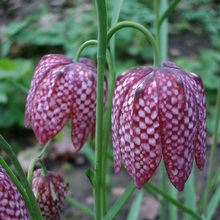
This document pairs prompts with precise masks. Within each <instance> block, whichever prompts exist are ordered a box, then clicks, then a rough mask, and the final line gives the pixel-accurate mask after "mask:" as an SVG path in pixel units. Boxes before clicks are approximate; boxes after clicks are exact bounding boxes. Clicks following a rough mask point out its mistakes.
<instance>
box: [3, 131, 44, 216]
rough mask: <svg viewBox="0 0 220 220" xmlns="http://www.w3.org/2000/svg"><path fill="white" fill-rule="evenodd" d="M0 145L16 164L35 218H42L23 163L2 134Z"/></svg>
mask: <svg viewBox="0 0 220 220" xmlns="http://www.w3.org/2000/svg"><path fill="white" fill-rule="evenodd" d="M0 143H1V145H0V147H1V148H2V150H3V151H4V152H5V153H6V154H7V156H8V158H9V159H10V161H11V162H12V164H13V165H14V167H15V169H16V171H17V173H18V175H19V178H20V179H21V182H22V184H23V187H24V188H25V190H26V192H27V195H28V196H29V200H30V203H31V204H32V208H33V210H34V214H35V218H34V219H37V220H41V219H42V215H41V212H40V208H39V206H38V203H37V201H36V198H35V196H34V193H33V191H32V189H31V186H30V185H29V182H28V180H27V177H26V175H25V173H24V171H23V169H22V167H21V164H20V163H19V161H18V159H17V157H16V155H15V153H14V151H13V150H12V148H11V146H10V145H9V144H8V143H7V142H6V140H5V139H4V138H3V137H2V135H0Z"/></svg>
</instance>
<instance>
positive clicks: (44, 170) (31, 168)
mask: <svg viewBox="0 0 220 220" xmlns="http://www.w3.org/2000/svg"><path fill="white" fill-rule="evenodd" d="M37 163H40V165H41V168H42V172H43V175H44V176H46V175H47V168H46V166H45V164H44V163H43V161H42V159H41V158H38V157H37V158H34V159H33V160H32V161H31V163H30V166H29V168H28V177H27V178H28V182H29V184H30V185H31V186H32V176H33V172H34V167H35V165H36V164H37Z"/></svg>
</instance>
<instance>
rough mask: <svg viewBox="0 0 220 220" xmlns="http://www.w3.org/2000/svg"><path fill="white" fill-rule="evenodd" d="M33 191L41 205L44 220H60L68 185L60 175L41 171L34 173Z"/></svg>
mask: <svg viewBox="0 0 220 220" xmlns="http://www.w3.org/2000/svg"><path fill="white" fill-rule="evenodd" d="M32 189H33V192H34V194H35V197H36V200H37V202H38V204H39V207H40V210H41V214H42V216H43V218H44V220H60V218H61V212H62V210H63V206H64V200H65V197H66V194H67V190H68V183H66V182H65V180H64V179H63V178H62V177H61V176H60V175H58V174H56V173H54V172H52V171H47V175H43V174H42V170H41V169H37V170H35V171H34V173H33V180H32Z"/></svg>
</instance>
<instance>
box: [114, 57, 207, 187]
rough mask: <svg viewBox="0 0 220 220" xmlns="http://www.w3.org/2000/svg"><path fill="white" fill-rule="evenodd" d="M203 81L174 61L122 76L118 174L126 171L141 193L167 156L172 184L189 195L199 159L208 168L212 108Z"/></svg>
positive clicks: (117, 91)
mask: <svg viewBox="0 0 220 220" xmlns="http://www.w3.org/2000/svg"><path fill="white" fill-rule="evenodd" d="M205 102H206V101H205V93H204V88H203V84H202V81H201V79H200V77H199V76H197V75H195V74H192V73H187V72H185V71H183V70H181V69H180V68H178V67H177V66H176V65H175V64H174V63H172V62H169V61H167V62H165V63H163V65H162V67H160V68H157V69H153V68H152V67H146V66H143V67H137V68H134V69H131V70H128V71H127V72H125V73H124V74H121V75H119V76H118V77H117V79H116V83H115V88H114V94H113V108H112V142H113V150H114V168H115V172H116V173H119V172H120V170H121V163H122V159H123V161H124V165H125V168H126V169H127V171H128V173H129V174H130V176H131V177H132V178H133V179H134V181H135V184H136V187H137V188H141V187H142V186H143V185H144V184H145V183H146V182H147V181H148V180H149V179H150V178H151V176H152V175H153V173H154V172H155V170H156V168H157V167H158V165H159V163H160V161H161V158H162V156H163V159H164V163H165V168H166V171H167V174H168V177H169V179H170V181H171V183H172V184H173V185H174V186H175V187H176V188H177V189H178V190H183V188H184V183H185V182H186V180H187V178H188V177H189V175H190V173H191V170H192V164H193V160H194V158H195V160H196V164H197V166H198V168H199V169H201V170H202V169H203V168H204V164H205V153H206V103H205Z"/></svg>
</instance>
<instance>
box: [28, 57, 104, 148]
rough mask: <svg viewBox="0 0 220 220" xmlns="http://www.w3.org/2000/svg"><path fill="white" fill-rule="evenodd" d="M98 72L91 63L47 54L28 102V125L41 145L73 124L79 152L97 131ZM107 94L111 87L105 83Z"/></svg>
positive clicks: (86, 60) (36, 76)
mask: <svg viewBox="0 0 220 220" xmlns="http://www.w3.org/2000/svg"><path fill="white" fill-rule="evenodd" d="M96 81H97V72H96V69H95V67H94V65H93V63H92V61H91V60H89V59H87V58H81V59H80V60H79V62H73V61H72V60H71V59H69V58H68V57H66V56H64V55H61V54H49V55H45V56H44V57H43V58H42V59H41V60H40V62H39V63H38V65H37V67H36V70H35V72H34V75H33V78H32V82H31V86H30V90H29V93H28V97H27V102H26V111H25V126H26V127H29V125H30V121H31V120H32V127H33V130H34V133H35V135H36V137H37V140H38V142H39V143H40V144H45V143H46V142H47V141H48V140H49V139H51V138H52V137H54V136H55V135H56V134H57V133H58V132H59V131H60V130H61V129H62V128H63V127H64V125H65V124H66V123H67V120H68V119H69V117H71V122H72V142H73V145H74V147H75V148H76V149H77V150H79V149H80V148H81V147H82V145H83V144H84V143H85V141H86V139H87V137H88V135H89V133H90V132H92V136H91V137H92V138H93V137H94V132H95V108H96ZM104 85H105V93H106V91H107V85H106V81H105V84H104Z"/></svg>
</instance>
